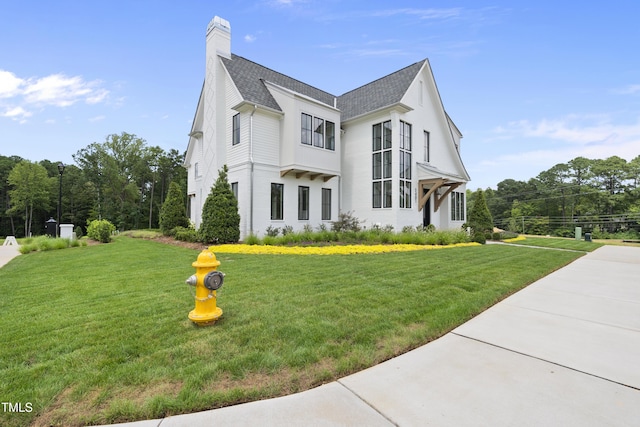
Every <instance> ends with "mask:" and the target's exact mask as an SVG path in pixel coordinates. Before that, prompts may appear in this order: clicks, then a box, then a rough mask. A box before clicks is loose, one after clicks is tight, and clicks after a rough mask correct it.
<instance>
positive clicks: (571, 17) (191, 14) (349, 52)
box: [0, 0, 640, 189]
mask: <svg viewBox="0 0 640 427" xmlns="http://www.w3.org/2000/svg"><path fill="white" fill-rule="evenodd" d="M215 15H218V16H221V17H222V18H224V19H227V20H228V21H230V23H231V32H232V42H231V45H232V46H231V49H232V51H233V52H234V53H236V54H238V55H241V56H244V57H246V58H248V59H250V60H252V61H255V62H257V63H260V64H262V65H265V66H268V67H270V68H272V69H274V70H276V71H279V72H282V73H284V74H287V75H289V76H291V77H294V78H297V79H299V80H302V81H304V82H306V83H309V84H312V85H314V86H316V87H318V88H320V89H323V90H326V91H328V92H331V93H334V94H336V95H340V94H342V93H344V92H346V91H349V90H351V89H354V88H356V87H358V86H361V85H363V84H365V83H368V82H370V81H372V80H375V79H377V78H380V77H383V76H385V75H387V74H389V73H392V72H394V71H396V70H399V69H401V68H403V67H405V66H407V65H410V64H412V63H414V62H416V61H419V60H421V59H424V58H429V60H430V63H431V67H432V69H433V72H434V75H435V78H436V82H437V84H438V88H439V90H440V95H441V97H442V101H443V103H444V106H445V109H446V110H447V112H448V113H449V115H450V116H451V118H452V119H453V120H454V122H455V123H456V125H457V126H458V128H459V129H460V130H461V132H462V133H463V135H464V138H463V140H462V156H463V160H464V162H465V165H466V167H467V170H468V172H469V174H470V175H471V178H472V182H471V183H470V184H469V186H468V187H469V188H471V189H475V188H478V187H482V188H486V187H492V188H496V185H497V183H498V182H500V181H502V180H504V179H507V178H513V179H519V180H527V179H529V178H532V177H534V176H536V175H537V174H538V173H539V172H541V171H543V170H546V169H548V168H550V167H551V166H553V165H555V164H557V163H564V162H567V161H569V160H571V159H573V158H575V157H577V156H585V157H589V158H606V157H609V156H612V155H618V156H620V157H623V158H625V159H627V160H631V159H632V158H634V157H636V156H638V155H640V55H639V54H638V47H639V46H640V29H639V28H638V23H637V17H638V16H640V3H639V2H637V1H612V2H607V3H603V2H595V1H591V2H579V3H576V2H568V1H567V2H562V1H557V0H556V1H547V0H538V1H518V2H514V1H502V0H497V1H484V0H473V1H472V0H464V1H457V2H456V1H445V0H442V1H405V0H397V1H394V2H389V1H376V0H367V1H348V0H342V1H337V0H249V1H232V0H227V1H216V0H208V1H199V0H189V1H185V2H177V1H162V0H156V1H138V0H130V1H119V0H113V1H95V2H94V1H91V2H87V1H64V0H62V1H44V0H43V1H24V2H18V1H15V0H14V1H9V0H0V154H2V155H18V156H21V157H24V158H26V159H29V160H33V161H35V160H43V159H48V160H51V161H63V162H65V163H73V159H72V155H73V154H75V153H76V152H77V151H78V150H80V149H81V148H84V147H86V146H87V145H89V144H90V143H92V142H103V141H104V140H105V138H106V136H107V135H109V134H112V133H121V132H123V131H124V132H129V133H134V134H136V135H138V136H139V137H142V138H144V139H145V140H146V141H147V143H148V144H149V145H159V146H160V147H162V148H164V149H165V150H168V149H171V148H175V149H178V150H180V151H181V152H182V151H184V150H185V149H186V146H187V142H188V137H187V134H188V132H189V129H190V125H191V121H192V119H193V116H194V113H195V108H196V103H197V101H198V96H199V94H200V90H201V88H202V82H203V79H204V69H205V58H204V43H205V31H206V28H207V24H208V22H209V21H210V20H211V19H212V18H213V17H214V16H215Z"/></svg>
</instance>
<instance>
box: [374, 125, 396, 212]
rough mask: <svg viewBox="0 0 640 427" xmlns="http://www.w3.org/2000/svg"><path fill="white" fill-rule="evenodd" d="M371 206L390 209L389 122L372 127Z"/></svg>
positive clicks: (390, 161)
mask: <svg viewBox="0 0 640 427" xmlns="http://www.w3.org/2000/svg"><path fill="white" fill-rule="evenodd" d="M372 142H373V156H372V176H371V178H372V180H373V189H372V197H373V199H372V204H373V207H374V208H390V207H391V206H392V202H391V194H392V192H391V163H392V157H391V121H390V120H389V121H386V122H384V123H378V124H375V125H373V134H372Z"/></svg>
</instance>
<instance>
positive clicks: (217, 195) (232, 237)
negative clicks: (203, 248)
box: [199, 165, 240, 243]
mask: <svg viewBox="0 0 640 427" xmlns="http://www.w3.org/2000/svg"><path fill="white" fill-rule="evenodd" d="M227 172H228V168H227V165H224V167H223V168H222V169H221V170H220V171H219V174H218V179H217V180H216V182H215V184H214V185H213V187H212V188H211V192H210V193H209V196H208V197H207V200H206V201H205V202H204V206H203V208H202V223H201V224H200V230H199V234H200V239H202V240H203V241H204V242H206V243H237V242H238V240H240V214H239V213H238V200H237V199H236V196H235V195H234V194H233V191H231V185H229V181H228V179H227Z"/></svg>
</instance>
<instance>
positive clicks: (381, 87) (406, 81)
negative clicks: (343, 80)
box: [338, 59, 426, 121]
mask: <svg viewBox="0 0 640 427" xmlns="http://www.w3.org/2000/svg"><path fill="white" fill-rule="evenodd" d="M425 62H426V59H423V60H422V61H419V62H416V63H415V64H412V65H409V66H408V67H405V68H403V69H401V70H398V71H396V72H394V73H391V74H389V75H388V76H385V77H382V78H380V79H378V80H375V81H373V82H371V83H367V84H366V85H364V86H361V87H359V88H357V89H354V90H352V91H350V92H347V93H345V94H344V95H341V96H340V97H339V98H338V109H339V110H340V111H341V112H342V116H341V119H342V121H346V120H349V119H352V118H354V117H358V116H361V115H363V114H366V113H369V112H372V111H376V110H379V109H381V108H384V107H388V106H390V105H393V104H397V103H398V102H400V100H402V97H403V96H404V94H405V93H406V92H407V90H408V89H409V86H410V85H411V83H412V82H413V80H414V79H415V78H416V75H417V74H418V73H419V72H420V70H421V69H422V66H423V65H424V63H425Z"/></svg>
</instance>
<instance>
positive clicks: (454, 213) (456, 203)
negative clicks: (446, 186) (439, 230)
mask: <svg viewBox="0 0 640 427" xmlns="http://www.w3.org/2000/svg"><path fill="white" fill-rule="evenodd" d="M464 214H465V211H464V193H462V192H459V191H454V192H452V193H451V221H464V216H465V215H464Z"/></svg>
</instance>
